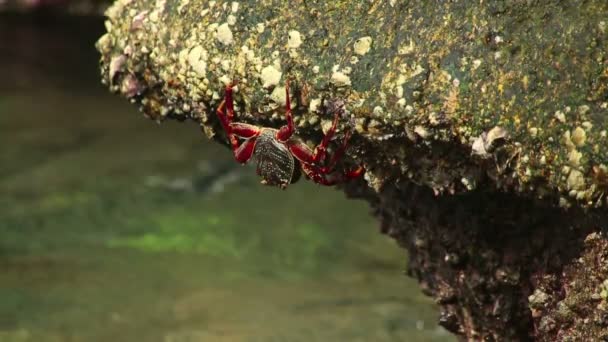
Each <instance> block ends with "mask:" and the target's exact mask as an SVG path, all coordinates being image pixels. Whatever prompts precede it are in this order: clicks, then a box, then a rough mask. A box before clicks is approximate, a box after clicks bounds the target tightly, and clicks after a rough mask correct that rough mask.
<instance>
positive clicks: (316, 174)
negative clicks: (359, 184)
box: [302, 164, 365, 186]
mask: <svg viewBox="0 0 608 342" xmlns="http://www.w3.org/2000/svg"><path fill="white" fill-rule="evenodd" d="M302 170H303V171H304V173H305V174H306V176H307V177H308V178H310V179H312V180H313V181H314V182H315V183H317V184H321V185H327V186H331V185H335V184H338V183H344V182H345V181H347V180H350V179H353V178H357V177H359V176H361V175H362V174H363V172H364V171H365V169H364V168H363V166H359V167H357V168H356V169H354V170H350V171H347V172H345V173H337V172H332V173H324V172H323V171H321V170H320V169H318V168H315V167H313V166H310V165H304V164H302Z"/></svg>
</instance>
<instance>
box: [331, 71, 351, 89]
mask: <svg viewBox="0 0 608 342" xmlns="http://www.w3.org/2000/svg"><path fill="white" fill-rule="evenodd" d="M331 83H333V84H335V85H336V86H338V87H344V86H350V85H351V83H350V77H348V75H346V74H345V73H343V72H340V71H335V72H334V73H333V74H332V75H331Z"/></svg>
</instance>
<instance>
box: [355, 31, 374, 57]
mask: <svg viewBox="0 0 608 342" xmlns="http://www.w3.org/2000/svg"><path fill="white" fill-rule="evenodd" d="M371 46H372V37H369V36H367V37H362V38H359V39H357V41H356V42H355V46H354V48H355V53H356V54H357V55H361V56H363V55H365V54H366V53H367V52H368V51H369V49H370V48H371Z"/></svg>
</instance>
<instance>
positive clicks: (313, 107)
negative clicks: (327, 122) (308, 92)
mask: <svg viewBox="0 0 608 342" xmlns="http://www.w3.org/2000/svg"><path fill="white" fill-rule="evenodd" d="M320 105H321V99H319V98H317V99H312V100H310V104H309V105H308V111H309V112H316V111H317V110H319V106H320Z"/></svg>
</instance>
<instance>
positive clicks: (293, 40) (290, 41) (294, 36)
mask: <svg viewBox="0 0 608 342" xmlns="http://www.w3.org/2000/svg"><path fill="white" fill-rule="evenodd" d="M288 35H289V38H287V46H288V47H289V48H290V49H297V48H299V47H300V45H302V35H301V34H300V32H298V31H296V30H291V31H289V33H288Z"/></svg>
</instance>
